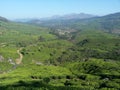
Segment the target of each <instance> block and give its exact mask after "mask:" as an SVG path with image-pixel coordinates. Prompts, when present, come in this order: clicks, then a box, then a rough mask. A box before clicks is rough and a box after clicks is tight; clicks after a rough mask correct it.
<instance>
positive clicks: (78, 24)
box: [28, 13, 120, 33]
mask: <svg viewBox="0 0 120 90" xmlns="http://www.w3.org/2000/svg"><path fill="white" fill-rule="evenodd" d="M80 16H81V17H80ZM56 18H57V19H50V20H44V21H42V20H32V21H30V22H28V23H30V24H36V25H39V26H44V27H49V28H54V29H61V30H66V29H68V30H71V29H75V30H87V29H92V30H104V31H107V32H110V33H120V13H114V14H109V15H105V16H101V17H98V16H97V17H95V16H92V15H91V18H90V15H87V14H77V15H73V14H72V15H65V16H63V17H60V18H59V19H58V17H56Z"/></svg>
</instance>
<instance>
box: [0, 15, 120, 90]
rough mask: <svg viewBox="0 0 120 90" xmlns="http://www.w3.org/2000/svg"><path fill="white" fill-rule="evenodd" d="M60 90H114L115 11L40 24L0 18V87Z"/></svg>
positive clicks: (119, 58) (118, 22)
mask: <svg viewBox="0 0 120 90" xmlns="http://www.w3.org/2000/svg"><path fill="white" fill-rule="evenodd" d="M62 89H63V90H119V89H120V13H115V14H110V15H106V16H101V17H96V16H95V17H90V18H86V19H74V18H72V19H68V18H67V19H64V20H63V17H62V19H60V20H59V19H57V20H45V21H42V23H36V22H31V21H30V22H27V23H20V22H19V23H18V22H13V21H9V20H7V19H5V18H2V17H0V90H62Z"/></svg>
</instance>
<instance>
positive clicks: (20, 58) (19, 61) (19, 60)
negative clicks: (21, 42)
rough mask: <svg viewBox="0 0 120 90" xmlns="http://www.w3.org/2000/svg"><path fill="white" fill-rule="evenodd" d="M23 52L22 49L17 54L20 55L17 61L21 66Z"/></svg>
mask: <svg viewBox="0 0 120 90" xmlns="http://www.w3.org/2000/svg"><path fill="white" fill-rule="evenodd" d="M21 50H22V48H20V49H18V50H17V53H18V54H19V58H17V59H16V64H21V62H22V59H23V55H22V54H21V53H20V51H21Z"/></svg>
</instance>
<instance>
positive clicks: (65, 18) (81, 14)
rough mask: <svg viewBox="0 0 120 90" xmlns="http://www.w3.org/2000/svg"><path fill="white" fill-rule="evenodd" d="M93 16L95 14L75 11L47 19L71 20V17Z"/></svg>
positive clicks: (84, 17) (83, 17)
mask: <svg viewBox="0 0 120 90" xmlns="http://www.w3.org/2000/svg"><path fill="white" fill-rule="evenodd" d="M92 17H95V15H91V14H85V13H80V14H75V13H73V14H67V15H63V16H57V15H56V16H52V17H49V18H47V19H49V20H53V19H56V20H57V19H60V20H70V19H86V18H92ZM43 19H45V18H43ZM47 19H46V20H47Z"/></svg>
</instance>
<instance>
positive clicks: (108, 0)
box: [0, 0, 120, 19]
mask: <svg viewBox="0 0 120 90" xmlns="http://www.w3.org/2000/svg"><path fill="white" fill-rule="evenodd" d="M119 6H120V0H91V1H90V0H79V1H78V0H44V1H43V0H19V1H18V0H3V1H1V2H0V16H2V17H5V18H8V19H22V18H45V17H51V16H54V15H66V14H71V13H77V14H79V13H86V14H92V15H100V16H103V15H107V14H111V13H116V12H120V7H119Z"/></svg>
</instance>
